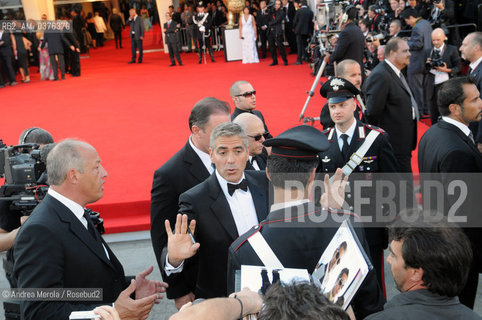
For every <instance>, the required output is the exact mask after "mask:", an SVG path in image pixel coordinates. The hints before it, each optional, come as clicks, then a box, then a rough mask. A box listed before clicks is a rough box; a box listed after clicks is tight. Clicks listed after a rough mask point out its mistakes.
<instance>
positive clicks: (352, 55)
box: [330, 22, 365, 75]
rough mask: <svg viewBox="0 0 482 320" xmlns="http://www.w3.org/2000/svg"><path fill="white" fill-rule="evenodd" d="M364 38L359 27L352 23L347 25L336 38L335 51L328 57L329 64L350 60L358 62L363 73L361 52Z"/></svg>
mask: <svg viewBox="0 0 482 320" xmlns="http://www.w3.org/2000/svg"><path fill="white" fill-rule="evenodd" d="M364 49H365V37H364V36H363V32H362V31H361V29H360V27H359V26H357V25H356V24H355V23H354V22H350V23H348V24H347V25H346V26H345V28H344V29H343V31H342V32H340V35H339V37H338V42H337V43H336V47H335V51H334V52H333V53H332V54H331V55H330V63H333V62H335V61H336V62H340V61H343V60H345V59H352V60H355V61H356V62H358V63H359V64H360V66H361V68H362V75H363V74H364V72H363V51H364Z"/></svg>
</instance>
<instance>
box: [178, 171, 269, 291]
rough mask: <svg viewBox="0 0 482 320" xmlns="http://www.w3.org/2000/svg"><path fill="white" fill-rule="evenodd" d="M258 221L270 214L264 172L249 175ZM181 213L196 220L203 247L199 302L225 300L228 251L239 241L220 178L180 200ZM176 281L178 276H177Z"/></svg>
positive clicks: (205, 183)
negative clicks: (208, 299)
mask: <svg viewBox="0 0 482 320" xmlns="http://www.w3.org/2000/svg"><path fill="white" fill-rule="evenodd" d="M245 177H246V180H247V182H248V189H249V191H250V192H251V196H252V198H253V202H254V206H255V208H256V214H257V216H258V221H263V220H264V219H265V218H266V216H267V214H268V180H267V178H266V174H265V173H264V172H259V171H258V172H257V171H245ZM179 205H180V212H181V213H183V214H188V216H189V218H190V219H195V220H196V231H195V235H194V237H195V239H196V241H197V242H199V243H200V244H201V247H200V248H199V252H198V253H197V256H199V269H198V273H197V274H198V277H197V283H196V291H195V295H196V298H213V297H223V296H226V295H227V294H228V292H227V287H226V285H227V284H226V279H227V272H226V270H227V262H228V248H229V246H230V245H231V243H232V242H233V241H234V240H236V238H238V237H239V234H238V231H237V229H236V224H235V222H234V218H233V215H232V213H231V209H230V208H229V204H228V201H227V199H226V197H225V196H224V193H223V191H222V189H221V186H220V185H219V182H218V179H217V177H216V174H212V175H211V176H210V177H209V178H208V179H206V181H204V182H203V183H201V184H199V185H197V186H196V187H194V188H192V189H190V190H188V191H186V192H185V193H183V194H182V195H181V196H180V197H179ZM173 276H174V277H175V276H176V275H173Z"/></svg>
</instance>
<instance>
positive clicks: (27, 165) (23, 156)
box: [0, 140, 48, 215]
mask: <svg viewBox="0 0 482 320" xmlns="http://www.w3.org/2000/svg"><path fill="white" fill-rule="evenodd" d="M0 176H2V177H5V184H4V185H3V186H1V187H0V200H7V201H12V204H11V205H10V209H11V210H18V211H21V212H22V214H23V215H29V214H30V213H31V212H32V211H33V209H34V208H35V207H36V206H37V204H38V203H39V202H40V201H41V200H42V199H43V198H44V196H45V194H46V193H47V190H48V186H47V185H46V182H47V181H46V180H47V179H46V177H47V176H46V164H45V161H44V160H43V159H42V156H41V151H40V149H39V145H38V144H23V145H17V146H10V147H7V146H6V145H5V144H3V141H2V140H0Z"/></svg>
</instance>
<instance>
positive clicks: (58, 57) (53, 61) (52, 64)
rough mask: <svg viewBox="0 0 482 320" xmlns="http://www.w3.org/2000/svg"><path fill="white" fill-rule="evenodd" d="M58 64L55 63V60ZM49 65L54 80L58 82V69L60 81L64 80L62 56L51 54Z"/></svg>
mask: <svg viewBox="0 0 482 320" xmlns="http://www.w3.org/2000/svg"><path fill="white" fill-rule="evenodd" d="M56 56H57V59H58V60H59V63H57V59H55V57H56ZM50 65H51V66H52V70H53V71H54V79H55V80H59V70H58V69H59V67H60V75H61V76H62V79H64V78H65V62H64V55H63V54H51V55H50Z"/></svg>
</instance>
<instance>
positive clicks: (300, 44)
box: [296, 34, 308, 63]
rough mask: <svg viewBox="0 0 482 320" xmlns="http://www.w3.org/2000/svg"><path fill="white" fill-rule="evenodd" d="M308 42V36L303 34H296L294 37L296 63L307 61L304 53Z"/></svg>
mask: <svg viewBox="0 0 482 320" xmlns="http://www.w3.org/2000/svg"><path fill="white" fill-rule="evenodd" d="M307 42H308V36H307V35H304V34H297V35H296V46H297V48H298V58H297V59H296V61H298V62H300V63H301V61H302V60H308V55H307V53H306V50H305V48H306V44H307Z"/></svg>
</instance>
